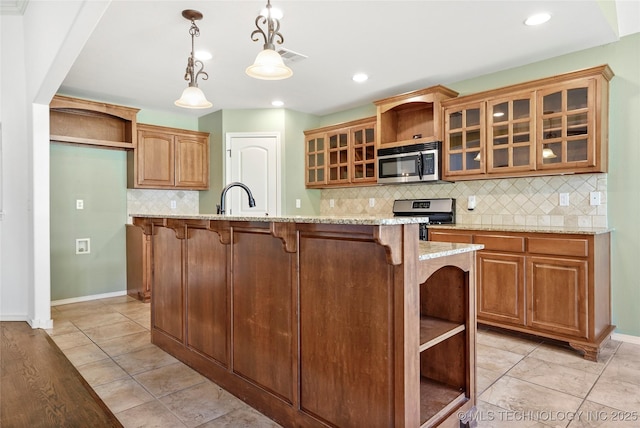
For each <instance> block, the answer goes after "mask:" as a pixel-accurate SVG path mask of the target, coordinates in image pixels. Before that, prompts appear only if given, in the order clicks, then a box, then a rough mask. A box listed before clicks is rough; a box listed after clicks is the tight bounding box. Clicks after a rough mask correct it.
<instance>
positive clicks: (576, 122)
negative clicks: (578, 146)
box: [567, 113, 588, 136]
mask: <svg viewBox="0 0 640 428" xmlns="http://www.w3.org/2000/svg"><path fill="white" fill-rule="evenodd" d="M587 132H588V127H587V113H580V114H570V115H568V116H567V135H568V136H571V135H584V134H586V133H587Z"/></svg>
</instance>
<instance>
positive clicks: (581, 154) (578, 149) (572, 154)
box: [567, 139, 588, 162]
mask: <svg viewBox="0 0 640 428" xmlns="http://www.w3.org/2000/svg"><path fill="white" fill-rule="evenodd" d="M587 155H588V152H587V140H586V139H585V140H575V141H567V162H579V161H586V160H587Z"/></svg>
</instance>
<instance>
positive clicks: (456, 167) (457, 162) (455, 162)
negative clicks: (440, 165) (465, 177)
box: [449, 153, 462, 171]
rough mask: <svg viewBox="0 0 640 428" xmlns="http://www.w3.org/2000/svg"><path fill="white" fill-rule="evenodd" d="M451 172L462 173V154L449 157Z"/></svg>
mask: <svg viewBox="0 0 640 428" xmlns="http://www.w3.org/2000/svg"><path fill="white" fill-rule="evenodd" d="M449 171H462V153H453V154H450V155H449Z"/></svg>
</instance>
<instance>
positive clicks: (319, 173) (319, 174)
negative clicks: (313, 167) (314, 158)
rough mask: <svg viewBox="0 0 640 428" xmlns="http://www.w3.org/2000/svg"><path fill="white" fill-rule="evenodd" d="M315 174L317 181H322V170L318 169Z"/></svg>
mask: <svg viewBox="0 0 640 428" xmlns="http://www.w3.org/2000/svg"><path fill="white" fill-rule="evenodd" d="M316 173H317V174H318V181H324V169H319V170H317V172H316Z"/></svg>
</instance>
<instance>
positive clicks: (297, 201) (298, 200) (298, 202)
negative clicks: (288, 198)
mask: <svg viewBox="0 0 640 428" xmlns="http://www.w3.org/2000/svg"><path fill="white" fill-rule="evenodd" d="M296 208H300V199H296Z"/></svg>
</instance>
